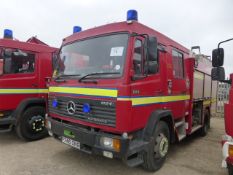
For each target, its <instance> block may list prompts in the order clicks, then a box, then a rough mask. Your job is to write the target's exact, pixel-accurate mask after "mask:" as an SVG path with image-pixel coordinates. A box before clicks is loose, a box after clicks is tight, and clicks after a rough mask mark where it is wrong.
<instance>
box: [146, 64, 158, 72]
mask: <svg viewBox="0 0 233 175" xmlns="http://www.w3.org/2000/svg"><path fill="white" fill-rule="evenodd" d="M145 72H146V73H148V74H155V73H156V72H158V63H157V61H149V62H148V64H147V65H146V66H145Z"/></svg>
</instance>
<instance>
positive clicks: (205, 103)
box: [203, 100, 211, 105]
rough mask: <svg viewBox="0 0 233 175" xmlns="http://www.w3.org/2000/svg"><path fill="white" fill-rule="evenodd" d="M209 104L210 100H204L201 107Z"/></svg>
mask: <svg viewBox="0 0 233 175" xmlns="http://www.w3.org/2000/svg"><path fill="white" fill-rule="evenodd" d="M210 104H211V100H205V101H204V102H203V105H210Z"/></svg>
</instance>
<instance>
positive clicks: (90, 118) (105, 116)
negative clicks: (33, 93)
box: [49, 97, 116, 127]
mask: <svg viewBox="0 0 233 175" xmlns="http://www.w3.org/2000/svg"><path fill="white" fill-rule="evenodd" d="M54 99H56V100H57V106H56V107H53V105H52V103H53V100H54ZM71 101H72V102H74V103H75V113H74V114H69V113H68V110H67V105H68V103H69V102H71ZM83 104H89V105H90V107H91V110H90V112H89V113H84V112H83ZM49 112H51V113H55V114H58V115H61V116H65V117H69V118H72V119H78V120H81V121H86V122H90V123H95V124H99V125H106V126H112V127H115V126H116V105H115V102H112V101H101V100H90V99H79V98H76V99H75V98H69V97H50V98H49Z"/></svg>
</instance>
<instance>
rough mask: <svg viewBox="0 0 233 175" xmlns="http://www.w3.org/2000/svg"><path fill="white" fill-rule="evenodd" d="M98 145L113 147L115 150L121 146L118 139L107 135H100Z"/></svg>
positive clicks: (118, 149) (117, 150)
mask: <svg viewBox="0 0 233 175" xmlns="http://www.w3.org/2000/svg"><path fill="white" fill-rule="evenodd" d="M100 145H101V146H103V147H105V148H108V149H113V150H115V151H116V152H120V148H121V142H120V140H118V139H113V138H109V137H101V138H100Z"/></svg>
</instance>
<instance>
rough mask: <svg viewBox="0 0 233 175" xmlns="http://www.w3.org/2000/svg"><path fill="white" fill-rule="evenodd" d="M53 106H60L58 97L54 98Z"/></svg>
mask: <svg viewBox="0 0 233 175" xmlns="http://www.w3.org/2000/svg"><path fill="white" fill-rule="evenodd" d="M52 106H53V107H54V108H56V107H57V106H58V101H57V99H54V100H53V102H52Z"/></svg>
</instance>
